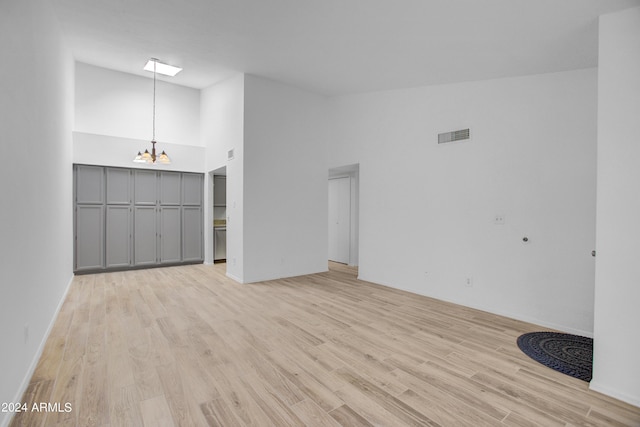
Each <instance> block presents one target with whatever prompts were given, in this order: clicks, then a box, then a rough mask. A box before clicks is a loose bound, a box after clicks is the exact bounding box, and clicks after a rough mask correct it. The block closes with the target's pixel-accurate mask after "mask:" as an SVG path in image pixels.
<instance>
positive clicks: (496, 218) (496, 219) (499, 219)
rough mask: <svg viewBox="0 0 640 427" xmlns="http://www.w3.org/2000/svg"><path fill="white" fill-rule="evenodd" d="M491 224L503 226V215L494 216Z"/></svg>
mask: <svg viewBox="0 0 640 427" xmlns="http://www.w3.org/2000/svg"><path fill="white" fill-rule="evenodd" d="M493 223H494V224H495V225H504V215H503V214H496V215H495V216H494V217H493Z"/></svg>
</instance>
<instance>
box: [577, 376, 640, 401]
mask: <svg viewBox="0 0 640 427" xmlns="http://www.w3.org/2000/svg"><path fill="white" fill-rule="evenodd" d="M589 390H592V391H595V392H598V393H601V394H604V395H607V396H609V397H613V398H614V399H618V400H620V401H622V402H625V403H628V404H629V405H633V406H636V407H638V408H640V397H639V396H630V395H628V394H626V393H624V392H621V391H620V390H616V389H614V388H611V387H608V386H605V385H602V384H600V383H599V382H598V381H597V380H591V382H590V383H589Z"/></svg>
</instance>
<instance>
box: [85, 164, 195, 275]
mask: <svg viewBox="0 0 640 427" xmlns="http://www.w3.org/2000/svg"><path fill="white" fill-rule="evenodd" d="M74 195H75V197H74V201H75V209H74V233H75V245H74V271H75V272H94V271H101V270H115V269H128V268H142V267H152V266H158V265H173V264H182V263H194V262H202V261H203V259H204V256H203V211H202V195H203V175H202V174H197V173H187V172H173V171H153V170H147V169H128V168H114V167H103V166H89V165H74Z"/></svg>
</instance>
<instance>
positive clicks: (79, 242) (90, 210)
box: [75, 205, 104, 271]
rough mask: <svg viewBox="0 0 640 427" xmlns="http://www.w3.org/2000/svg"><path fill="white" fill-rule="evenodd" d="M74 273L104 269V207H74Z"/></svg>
mask: <svg viewBox="0 0 640 427" xmlns="http://www.w3.org/2000/svg"><path fill="white" fill-rule="evenodd" d="M75 231H76V241H75V243H76V245H75V256H76V271H82V270H94V269H101V268H103V267H104V252H103V250H104V206H101V205H78V206H76V230H75Z"/></svg>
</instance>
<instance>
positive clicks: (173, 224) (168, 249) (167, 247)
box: [160, 206, 182, 264]
mask: <svg viewBox="0 0 640 427" xmlns="http://www.w3.org/2000/svg"><path fill="white" fill-rule="evenodd" d="M181 258H182V257H181V253H180V206H163V207H161V208H160V262H161V263H163V264H166V263H174V262H180V261H181Z"/></svg>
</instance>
